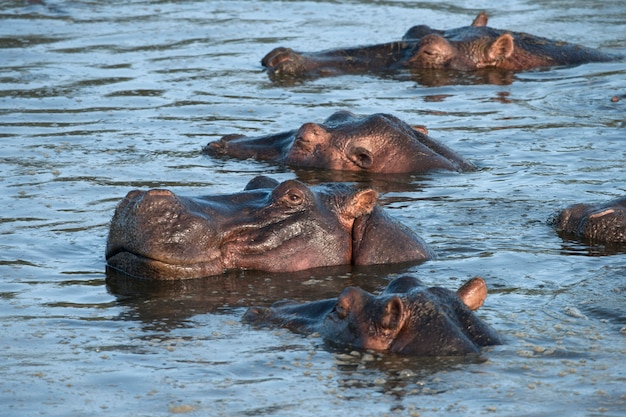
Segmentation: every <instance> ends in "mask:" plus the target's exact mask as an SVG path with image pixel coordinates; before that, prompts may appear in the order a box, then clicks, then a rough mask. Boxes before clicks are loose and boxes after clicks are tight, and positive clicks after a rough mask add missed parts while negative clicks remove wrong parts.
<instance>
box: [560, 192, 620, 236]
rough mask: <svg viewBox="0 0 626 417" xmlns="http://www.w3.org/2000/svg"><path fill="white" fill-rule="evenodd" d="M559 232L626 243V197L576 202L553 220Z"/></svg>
mask: <svg viewBox="0 0 626 417" xmlns="http://www.w3.org/2000/svg"><path fill="white" fill-rule="evenodd" d="M549 222H550V223H552V224H553V225H554V226H555V227H556V230H557V231H558V232H561V233H565V234H569V235H573V236H575V237H577V238H583V239H587V240H590V241H592V242H606V243H614V244H620V245H621V244H626V197H622V198H618V199H615V200H611V201H609V202H605V203H599V204H582V203H581V204H574V205H572V206H569V207H568V208H566V209H565V210H563V211H561V212H560V213H559V214H557V215H556V216H554V217H553V218H551V219H550V220H549Z"/></svg>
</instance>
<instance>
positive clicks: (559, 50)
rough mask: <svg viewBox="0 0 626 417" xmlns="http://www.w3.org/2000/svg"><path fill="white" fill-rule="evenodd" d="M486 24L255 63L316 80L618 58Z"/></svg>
mask: <svg viewBox="0 0 626 417" xmlns="http://www.w3.org/2000/svg"><path fill="white" fill-rule="evenodd" d="M487 20H488V18H487V15H486V14H485V13H480V14H479V15H478V17H476V19H475V20H474V22H472V25H471V26H464V27H460V28H456V29H449V30H438V29H431V28H430V27H428V26H426V25H419V26H414V27H412V28H411V29H409V30H408V31H407V33H406V34H405V35H404V37H403V38H402V40H401V41H398V42H390V43H384V44H379V45H372V46H364V47H356V48H347V49H333V50H326V51H321V52H308V53H304V52H303V53H300V52H295V51H293V50H292V49H289V48H282V47H281V48H276V49H274V50H272V51H271V52H269V53H268V54H267V55H266V56H265V57H264V58H263V59H262V60H261V64H262V65H263V66H264V67H265V68H266V69H267V70H268V72H269V74H270V76H271V77H303V76H304V77H316V76H326V75H337V74H348V73H365V72H381V71H397V70H402V69H451V70H458V71H474V70H478V69H481V68H494V69H502V70H508V71H522V70H528V69H531V68H537V67H547V66H553V65H573V64H581V63H585V62H601V61H611V60H614V59H617V58H619V57H618V56H614V55H610V54H606V53H602V52H600V51H597V50H594V49H590V48H586V47H584V46H579V45H574V44H569V43H566V42H562V41H553V40H550V39H545V38H541V37H538V36H533V35H529V34H527V33H518V32H511V31H507V30H500V29H493V28H490V27H487V26H486V25H487Z"/></svg>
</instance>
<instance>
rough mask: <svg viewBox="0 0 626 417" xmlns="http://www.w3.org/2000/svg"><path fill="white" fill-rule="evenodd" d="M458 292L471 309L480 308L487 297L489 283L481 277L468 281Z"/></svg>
mask: <svg viewBox="0 0 626 417" xmlns="http://www.w3.org/2000/svg"><path fill="white" fill-rule="evenodd" d="M456 294H457V295H458V296H459V298H460V299H461V301H463V303H464V304H465V305H466V306H467V308H469V309H470V310H472V311H474V310H478V309H479V308H480V307H481V306H482V305H483V303H484V302H485V299H486V298H487V284H486V283H485V280H484V279H482V278H481V277H474V278H472V279H470V280H469V281H467V282H466V283H465V284H463V286H462V287H461V288H459V289H458V291H457V292H456Z"/></svg>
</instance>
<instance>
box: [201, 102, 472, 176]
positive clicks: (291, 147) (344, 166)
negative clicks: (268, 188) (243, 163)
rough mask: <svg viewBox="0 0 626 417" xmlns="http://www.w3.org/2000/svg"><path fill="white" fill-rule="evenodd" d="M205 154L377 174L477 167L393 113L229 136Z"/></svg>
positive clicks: (345, 114) (339, 116)
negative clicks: (274, 132) (255, 135)
mask: <svg viewBox="0 0 626 417" xmlns="http://www.w3.org/2000/svg"><path fill="white" fill-rule="evenodd" d="M203 152H204V153H205V154H209V155H213V156H215V155H228V156H233V157H236V158H241V159H247V158H254V159H259V160H269V161H273V162H277V163H282V164H287V165H291V166H295V167H305V168H321V169H329V170H338V171H360V172H369V173H376V174H405V173H423V172H428V171H432V170H448V171H474V170H475V169H476V168H475V167H474V165H473V164H472V163H471V162H469V161H467V160H466V159H464V158H463V157H462V156H460V155H459V154H457V153H456V152H454V151H453V150H451V149H450V148H448V147H447V146H445V145H444V144H442V143H440V142H438V141H436V140H434V139H432V138H431V137H430V136H428V135H427V131H426V129H425V128H424V127H421V126H420V127H413V126H409V125H408V124H406V123H405V122H403V121H402V120H400V119H398V118H397V117H395V116H393V115H390V114H382V113H378V114H371V115H356V114H353V113H351V112H349V111H345V110H341V111H337V112H335V113H333V114H332V115H331V116H330V117H328V118H327V119H326V120H325V121H324V122H323V123H321V124H318V123H305V124H303V125H302V126H301V127H300V128H298V129H295V130H290V131H286V132H281V133H276V134H270V135H265V136H258V137H248V136H243V135H227V136H224V137H222V138H221V139H219V140H217V141H214V142H210V143H209V144H208V145H207V146H205V147H204V149H203Z"/></svg>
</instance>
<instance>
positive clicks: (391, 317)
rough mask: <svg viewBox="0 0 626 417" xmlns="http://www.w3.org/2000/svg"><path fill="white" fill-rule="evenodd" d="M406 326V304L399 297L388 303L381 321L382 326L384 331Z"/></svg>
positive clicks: (395, 296) (392, 298) (394, 297)
mask: <svg viewBox="0 0 626 417" xmlns="http://www.w3.org/2000/svg"><path fill="white" fill-rule="evenodd" d="M403 324H404V303H403V302H402V299H401V298H400V297H398V296H397V295H394V296H393V297H391V298H390V299H389V301H387V304H386V305H385V308H384V310H383V315H382V317H381V319H380V325H381V326H382V327H383V328H384V329H389V330H395V329H399V328H401V327H402V325H403Z"/></svg>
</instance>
